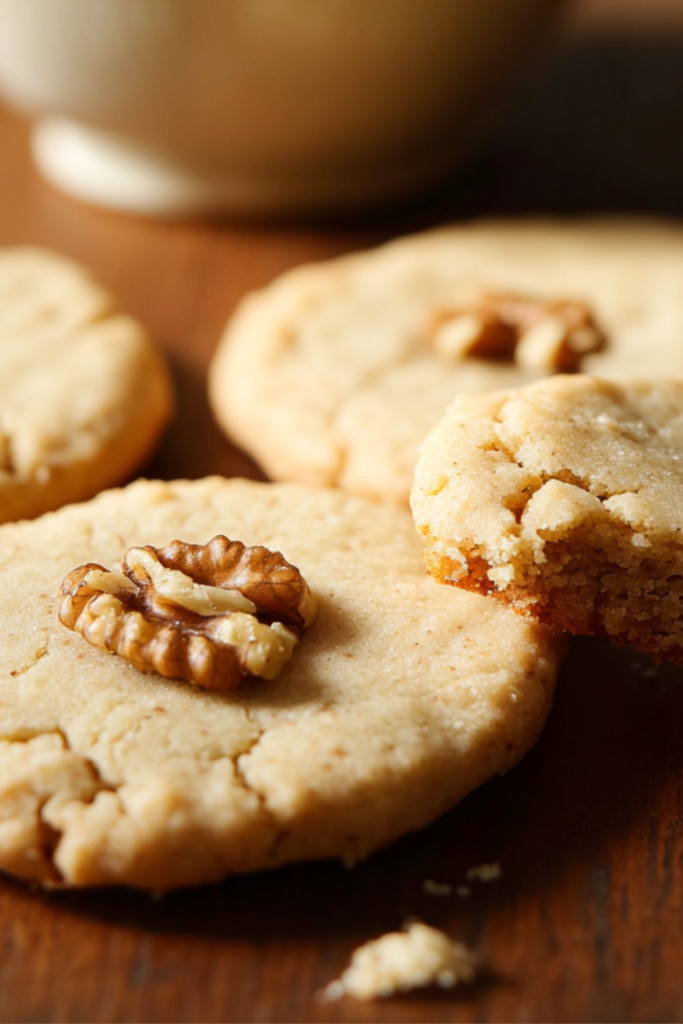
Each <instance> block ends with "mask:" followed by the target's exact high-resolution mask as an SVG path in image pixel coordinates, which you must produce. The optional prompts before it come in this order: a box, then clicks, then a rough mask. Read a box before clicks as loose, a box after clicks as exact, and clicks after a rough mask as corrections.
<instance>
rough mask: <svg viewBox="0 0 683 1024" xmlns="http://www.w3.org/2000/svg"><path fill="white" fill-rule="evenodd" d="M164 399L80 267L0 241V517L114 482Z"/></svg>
mask: <svg viewBox="0 0 683 1024" xmlns="http://www.w3.org/2000/svg"><path fill="white" fill-rule="evenodd" d="M171 405H172V397H171V385H170V377H169V374H168V371H167V369H166V366H165V364H164V363H163V361H162V359H161V357H160V356H159V354H158V353H157V352H156V351H155V350H154V348H153V346H152V344H151V342H150V341H149V339H148V338H147V336H146V334H145V332H144V331H143V329H142V327H141V326H140V324H138V323H137V322H136V321H135V320H133V319H132V318H130V317H128V316H124V315H123V314H121V313H119V312H118V311H117V310H116V309H115V308H114V304H113V301H112V298H111V296H109V295H108V294H107V293H106V292H105V291H104V290H103V289H102V288H100V286H99V285H98V284H97V283H96V282H95V281H94V280H93V279H92V277H91V276H90V275H89V274H88V272H87V271H86V270H84V269H83V268H82V267H80V266H78V265H77V264H75V263H72V262H71V261H70V260H67V259H65V258H63V257H62V256H58V255H56V254H55V253H51V252H48V251H45V250H40V249H28V248H27V249H24V248H16V249H0V523H2V522H7V521H10V520H16V519H23V518H32V517H34V516H37V515H40V514H41V513H42V512H45V511H47V510H49V509H53V508H58V507H59V506H60V505H64V504H66V503H67V502H69V501H80V500H82V499H85V498H89V497H91V496H92V495H94V494H96V493H97V492H98V491H99V490H101V489H102V488H104V487H109V486H111V485H112V484H116V483H119V482H122V481H124V480H125V479H126V478H127V477H129V476H130V475H131V473H132V472H133V471H134V470H135V469H136V468H137V467H138V466H140V465H141V464H142V462H143V461H144V460H145V459H146V458H147V457H148V456H149V455H150V454H151V452H152V449H153V447H154V445H155V444H156V442H157V440H158V438H159V436H160V433H161V431H162V429H163V428H164V427H165V426H166V423H167V421H168V418H169V416H170V413H171Z"/></svg>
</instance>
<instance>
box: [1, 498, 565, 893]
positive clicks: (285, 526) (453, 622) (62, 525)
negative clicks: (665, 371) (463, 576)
mask: <svg viewBox="0 0 683 1024" xmlns="http://www.w3.org/2000/svg"><path fill="white" fill-rule="evenodd" d="M219 533H221V534H224V535H226V536H227V537H229V538H230V539H231V540H240V541H242V542H243V543H245V544H247V545H250V546H251V545H256V544H263V545H265V546H266V547H268V548H269V549H270V550H271V551H279V552H281V553H282V554H283V555H284V557H285V558H286V559H287V560H288V562H290V563H291V564H293V565H295V566H296V567H297V568H298V569H299V571H300V572H301V573H302V575H303V577H304V579H305V580H306V581H307V584H308V586H309V588H310V590H311V593H312V595H313V597H314V598H315V599H316V601H317V604H318V610H317V618H315V621H313V622H312V624H311V625H310V628H309V629H308V631H307V632H305V633H304V635H303V636H302V637H301V640H300V642H299V643H298V645H297V646H296V648H295V649H294V652H293V654H292V658H291V660H290V661H289V662H288V663H287V664H286V665H285V666H284V667H283V668H282V671H281V672H280V674H279V675H278V676H277V678H275V679H272V680H267V679H261V678H259V679H255V678H253V679H245V680H243V681H242V682H241V683H240V685H238V686H237V687H235V688H234V689H231V690H227V691H223V692H219V691H210V690H204V689H201V688H199V687H198V686H195V685H193V684H192V683H189V682H185V681H182V680H169V679H165V678H163V677H162V676H161V675H157V674H155V673H152V672H148V673H144V672H142V671H139V670H138V669H136V668H134V667H133V665H132V664H131V663H130V662H128V661H127V660H125V659H124V658H123V657H119V656H118V655H116V654H110V653H107V652H106V651H103V650H100V649H99V648H97V647H95V646H93V645H92V644H90V643H88V642H87V641H86V640H85V639H84V637H83V636H81V635H80V634H79V633H76V632H73V631H71V630H69V629H67V628H66V627H65V626H63V625H62V624H61V623H60V621H59V619H58V605H59V588H60V582H61V580H62V579H63V578H64V577H65V575H66V574H67V573H68V572H70V570H71V569H73V568H74V567H76V566H78V565H83V564H85V563H88V562H93V563H97V564H99V565H102V566H105V567H109V566H112V565H113V564H114V563H115V562H117V561H118V560H119V559H120V558H121V557H122V555H123V553H124V552H125V551H126V550H128V549H129V547H131V546H133V545H136V546H139V545H147V544H151V545H153V546H154V547H159V546H165V545H168V544H169V543H170V542H172V541H173V540H181V541H184V542H186V543H189V544H205V543H206V542H207V541H208V540H209V539H211V538H212V537H214V536H215V535H217V534H219ZM558 658H559V651H558V641H557V639H556V638H554V635H553V633H552V632H551V631H550V630H548V629H547V628H546V627H545V626H541V625H538V624H536V623H533V622H527V621H525V620H524V619H522V618H520V617H519V616H517V615H514V614H513V613H512V612H511V611H510V610H509V609H507V608H503V607H501V606H500V605H498V604H497V603H495V602H493V601H487V600H486V599H485V598H482V597H479V596H477V595H474V594H466V593H464V592H461V591H458V590H455V589H446V588H444V587H441V586H439V585H438V584H437V583H435V582H434V580H432V579H431V577H430V576H429V575H428V574H427V573H425V571H424V566H423V563H422V546H421V544H420V542H419V538H418V537H417V535H416V533H415V528H414V525H413V522H412V519H411V517H410V514H409V513H408V512H407V511H406V510H403V509H399V508H392V507H391V506H389V505H381V504H379V503H374V502H368V501H366V500H363V499H359V498H355V497H352V496H349V495H345V494H343V493H342V492H341V491H338V490H333V489H329V490H326V489H320V488H307V487H304V486H299V485H294V484H280V485H277V484H257V483H253V482H249V481H241V480H233V481H225V480H222V479H218V478H211V479H208V480H203V481H198V482H194V483H188V482H176V483H160V482H144V481H139V482H136V483H134V484H132V485H130V486H129V487H128V488H126V489H123V490H120V491H110V492H105V493H104V494H102V495H100V496H98V497H97V498H96V499H94V500H93V501H91V502H88V503H85V504H82V505H71V506H69V507H68V508H65V509H61V510H59V511H58V512H55V513H51V514H48V515H46V516H43V517H42V518H40V519H37V520H35V521H33V522H25V523H11V524H6V525H5V526H3V527H1V528H0V722H1V723H2V740H1V741H0V867H2V868H3V869H4V870H6V871H9V872H12V873H14V874H16V875H19V876H21V877H24V878H29V879H36V880H38V881H40V882H42V883H46V884H64V885H70V886H88V885H98V884H107V885H108V884H128V885H133V886H141V887H150V888H153V889H166V888H169V887H173V886H182V885H193V884H197V883H200V882H204V881H208V880H212V879H219V878H221V877H223V876H225V875H226V874H229V873H231V872H238V871H249V870H255V869H260V868H268V867H273V866H275V865H279V864H285V863H287V862H291V861H298V860H306V859H312V858H319V857H343V858H347V859H349V860H351V861H353V860H355V859H358V858H360V857H363V856H364V855H366V854H368V853H369V852H370V851H372V850H374V849H375V848H377V847H379V846H381V845H383V844H385V843H388V842H390V841H391V840H393V839H395V838H396V837H398V836H400V835H402V834H403V833H405V832H408V831H410V830H413V829H418V828H420V827H421V826H423V825H426V824H427V823H428V822H430V821H432V820H433V819H434V818H436V817H437V816H438V815H440V814H441V813H442V812H444V811H445V810H446V809H447V808H449V807H451V806H452V805H453V804H454V803H455V802H456V801H458V800H459V799H460V798H461V797H463V796H464V795H465V794H466V793H467V792H469V791H470V790H471V789H473V788H474V787H475V786H477V785H479V784H480V783H482V782H484V781H485V780H486V779H488V778H490V777H491V776H493V775H494V774H496V773H497V772H502V771H505V770H507V769H508V768H510V767H511V766H512V765H513V764H514V763H515V762H516V761H517V760H518V759H519V758H520V757H521V755H522V754H523V753H524V751H525V750H527V749H528V747H529V746H530V745H531V744H532V743H533V742H534V740H535V739H536V737H537V736H538V733H539V731H540V729H541V728H542V725H543V722H544V719H545V716H546V714H547V712H548V709H549V706H550V702H551V696H552V691H553V685H554V681H555V676H556V671H557V666H558Z"/></svg>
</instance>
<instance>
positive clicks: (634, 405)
mask: <svg viewBox="0 0 683 1024" xmlns="http://www.w3.org/2000/svg"><path fill="white" fill-rule="evenodd" d="M412 506H413V511H414V515H415V522H416V524H417V527H418V529H419V531H420V532H421V533H422V535H423V536H424V538H425V541H426V559H427V564H428V566H429V568H430V570H431V572H432V573H433V575H434V576H435V577H436V578H437V579H438V580H440V581H441V582H445V583H454V584H456V585H457V586H459V587H464V588H466V589H468V590H474V591H476V592H478V593H482V594H492V595H494V596H495V597H499V598H501V599H502V600H503V601H505V602H507V603H509V604H510V605H512V606H513V607H514V608H515V609H516V610H518V611H521V612H524V613H528V614H530V615H533V616H535V617H537V618H538V619H539V620H541V621H543V622H548V623H551V624H552V625H554V626H556V627H558V628H560V629H564V630H568V631H569V632H571V633H601V634H606V635H607V636H609V637H610V638H611V639H612V640H613V641H614V642H615V643H618V644H625V645H632V646H633V647H636V648H638V649H639V650H641V651H647V652H650V653H651V654H653V655H654V656H655V658H657V659H667V660H670V661H675V662H678V663H683V381H672V380H664V379H659V380H657V379H654V380H648V381H644V380H640V381H633V382H630V383H622V384H616V383H608V382H606V381H604V380H600V379H597V378H594V377H588V376H584V375H582V374H579V375H576V376H565V375H563V376H558V377H552V378H548V379H547V380H543V381H538V382H537V383H535V384H531V385H528V386H527V387H525V388H520V389H519V390H514V391H507V392H505V391H503V392H497V393H493V394H488V395H460V396H458V397H457V398H456V399H455V400H454V402H453V403H452V405H451V406H450V408H449V410H448V412H447V414H446V416H445V417H444V419H443V420H442V421H441V423H440V424H439V426H438V427H437V428H436V429H435V430H434V431H433V433H432V434H431V435H430V437H429V438H428V440H427V441H426V442H425V444H424V447H423V450H422V454H421V456H420V460H419V462H418V466H417V470H416V474H415V486H414V489H413V494H412Z"/></svg>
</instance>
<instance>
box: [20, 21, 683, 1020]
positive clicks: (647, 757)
mask: <svg viewBox="0 0 683 1024" xmlns="http://www.w3.org/2000/svg"><path fill="white" fill-rule="evenodd" d="M682 129H683V41H682V40H681V39H680V38H678V39H676V38H675V37H674V36H669V37H668V38H667V39H660V40H657V39H653V38H650V39H648V40H639V39H637V38H634V37H631V38H629V39H610V38H608V37H603V38H595V37H592V38H583V39H576V40H575V41H574V42H572V43H571V44H569V43H568V44H565V45H564V46H562V47H560V48H559V49H557V50H554V51H553V52H552V53H549V54H548V56H547V58H546V59H545V60H544V61H542V62H541V64H540V66H538V67H536V68H535V69H534V70H533V72H530V74H529V77H528V79H527V82H526V83H525V86H524V88H522V89H520V90H518V91H516V92H515V93H514V95H512V96H511V97H510V100H509V104H508V106H507V109H506V110H505V111H504V112H503V115H502V120H501V122H500V124H499V128H498V129H497V131H496V133H495V135H494V136H493V137H492V139H491V142H490V145H489V147H488V149H487V150H486V152H485V153H484V154H482V155H481V157H480V158H479V159H478V161H477V162H476V163H474V164H472V165H471V166H470V167H469V168H467V169H466V170H465V171H464V172H463V173H462V174H461V175H460V176H459V178H458V179H457V180H455V181H452V182H449V183H447V184H446V185H445V186H444V188H443V189H442V190H441V192H440V194H439V195H433V196H431V197H430V198H429V200H428V201H427V200H425V201H423V202H422V203H421V204H416V205H414V206H413V207H412V208H411V209H409V210H404V211H402V212H400V213H398V212H396V213H394V214H393V215H392V216H389V217H385V218H383V219H379V218H378V219H376V220H374V221H373V222H369V221H367V220H366V221H365V222H364V223H355V224H353V223H348V222H347V223H345V224H336V225H332V224H317V225H308V226H301V225H299V226H292V225H284V224H283V225H278V226H272V225H270V226H265V225H254V224H246V223H241V224H239V223H237V224H236V223H234V222H233V223H227V222H225V223H160V222H150V221H145V220H138V219H135V218H129V217H125V216H119V215H115V214H112V213H107V212H104V211H101V210H96V209H91V208H88V207H86V206H84V205H80V204H78V203H76V202H73V201H71V200H69V199H67V198H65V197H63V196H60V195H59V194H57V193H56V192H54V191H52V190H51V189H50V188H49V187H48V186H47V185H45V184H44V183H43V182H42V181H41V180H40V179H39V178H38V176H37V175H36V173H35V172H34V170H33V169H32V166H31V161H30V158H29V152H28V135H27V129H26V126H25V124H24V123H23V122H22V121H21V120H20V119H18V118H17V117H16V116H14V115H12V114H10V113H9V112H7V111H0V244H3V245H14V244H27V243H28V244H40V245H47V246H50V247H52V248H54V249H56V250H58V251H61V252H63V253H65V254H67V255H70V256H72V257H75V258H76V259H78V260H81V261H83V262H84V263H86V264H88V265H89V266H90V267H92V268H93V270H94V271H95V272H96V273H97V274H98V276H99V277H100V278H101V279H102V280H103V282H104V283H105V284H106V285H108V286H109V287H110V288H111V289H112V290H113V291H114V292H115V293H116V294H117V295H118V297H119V299H120V301H121V303H122V304H123V306H124V307H125V308H126V309H128V310H129V311H130V312H132V313H134V314H136V315H137V316H138V317H139V318H140V319H142V320H143V321H144V322H145V323H146V324H147V326H148V327H149V329H150V331H151V332H152V334H153V336H154V337H155V339H156V340H157V342H158V344H159V346H160V347H161V348H162V349H163V350H164V351H165V352H166V353H167V355H168V357H169V359H170V360H171V363H172V365H173V368H174V373H175V377H176V383H177V388H178V396H179V407H178V415H177V418H176V420H175V423H174V424H173V426H172V427H171V429H170V431H169V433H168V436H167V438H166V440H165V442H164V444H163V446H162V448H161V450H160V451H159V453H158V454H157V456H156V457H155V459H154V461H153V462H152V464H151V465H150V466H148V467H147V468H146V472H147V473H148V474H155V475H160V476H162V477H166V478H172V477H176V476H188V477H199V476H203V475H204V474H206V473H210V472H218V473H223V474H226V475H230V474H238V473H239V474H247V475H252V476H255V477H258V476H259V473H258V470H257V469H256V467H255V466H253V464H252V463H251V462H250V461H249V460H248V459H247V458H246V457H245V456H244V455H243V454H241V453H240V452H238V451H237V450H236V449H234V448H232V447H231V445H230V444H229V443H228V441H227V440H226V439H225V438H224V437H223V436H222V435H221V434H220V432H219V431H218V429H217V428H216V427H215V425H214V423H213V421H212V419H211V415H210V412H209V409H208V405H207V401H206V395H205V371H206V366H207V362H208V360H209V358H210V356H211V353H212V351H213V349H214V346H215V344H216V341H217V339H218V336H219V334H220V331H221V329H222V327H223V324H224V322H225V320H226V319H227V317H228V316H229V315H230V313H231V312H232V310H233V309H234V307H235V304H236V303H237V302H238V300H239V299H240V297H241V296H242V295H243V294H244V293H245V292H247V291H249V290H251V289H253V288H255V287H258V286H260V285H263V284H265V283H267V282H268V281H270V280H271V279H272V278H273V277H274V276H275V275H276V274H278V273H280V272H281V271H283V270H285V269H286V268H288V267H290V266H292V265H294V264H297V263H299V262H302V261H305V260H312V259H320V258H325V257H329V256H334V255H336V254H339V253H342V252H346V251H349V250H351V249H354V248H357V247H359V246H366V245H371V244H374V243H376V242H379V241H381V240H383V239H386V238H390V237H393V236H394V235H396V234H398V233H400V232H403V231H406V230H414V229H417V228H421V227H427V226H429V225H431V224H437V223H440V222H443V221H444V220H447V219H458V218H463V217H469V216H477V215H489V214H505V215H507V214H522V213H533V212H554V213H582V212H588V211H626V212H630V213H656V214H662V215H667V216H678V215H683V130H682ZM682 344H683V339H682ZM493 861H497V862H499V863H500V865H501V868H502V877H501V878H500V879H499V880H498V881H495V882H490V883H487V884H485V883H479V884H475V885H474V886H473V887H472V892H471V895H470V896H469V897H466V898H461V897H458V896H456V895H453V896H447V897H438V896H433V895H430V894H429V893H428V892H426V891H425V889H424V886H423V883H424V881H425V880H426V879H432V880H436V881H439V882H448V883H451V884H452V885H458V884H460V883H462V881H463V880H464V877H465V873H466V871H467V869H468V868H470V867H471V866H472V865H475V864H480V863H482V862H493ZM411 915H415V916H419V917H422V918H423V919H425V920H426V921H428V922H429V923H432V924H435V925H437V926H440V927H443V928H444V929H446V930H447V931H448V932H449V934H451V935H452V936H453V937H455V938H460V939H462V940H464V941H465V942H467V943H468V944H470V945H471V946H473V947H474V948H476V949H477V950H478V951H479V953H480V956H481V973H480V977H479V980H478V981H477V983H476V984H475V985H473V986H470V987H463V988H461V989H456V990H454V991H451V992H437V993H429V994H424V993H422V994H417V995H410V996H406V997H403V998H399V999H393V1000H390V1001H386V1002H382V1003H374V1004H363V1003H357V1002H354V1001H352V1000H348V999H347V1000H343V1001H340V1002H336V1003H331V1004H325V1003H323V1002H321V1001H320V999H319V998H318V996H317V993H319V992H320V990H321V989H322V988H323V987H324V986H325V985H326V984H327V983H328V982H329V981H330V980H331V979H332V978H334V977H336V976H337V975H338V974H339V973H340V971H341V970H342V969H343V968H344V966H345V964H346V962H347V960H348V957H349V955H350V953H351V951H352V950H353V949H354V948H355V947H356V946H357V945H358V944H360V943H362V942H364V941H366V940H367V939H369V938H371V937H374V936H376V935H379V934H381V933H382V932H384V931H386V930H389V929H395V928H397V927H399V926H400V925H401V923H402V922H403V921H404V920H405V919H406V918H407V917H409V916H411ZM681 1019H683V671H681V670H680V669H672V668H655V667H653V666H652V664H651V663H650V662H649V661H648V660H647V659H645V658H642V657H637V656H635V655H634V654H633V653H632V652H629V651H623V650H622V651H619V650H616V649H614V648H612V647H610V646H609V645H608V644H606V643H603V642H601V641H593V640H585V641H578V642H576V643H574V644H573V645H572V648H571V652H570V655H569V658H568V661H567V663H566V665H565V667H564V669H563V672H562V677H561V680H560V685H559V688H558V693H557V700H556V704H555V707H554V709H553V712H552V714H551V716H550V720H549V722H548V726H547V728H546V730H545V732H544V734H543V736H542V738H541V740H540V742H539V743H538V745H537V746H536V748H535V749H534V750H533V751H532V752H531V753H530V754H529V755H528V756H527V757H526V758H525V760H524V761H523V762H522V764H521V765H520V766H519V767H518V768H516V769H515V770H514V771H512V772H511V773H510V774H508V775H507V776H506V777H504V778H500V779H497V780H495V781H494V782H492V783H490V784H488V785H487V786H484V787H483V788H482V789H480V790H479V791H478V792H476V793H474V794H473V795H472V796H471V797H469V798H468V799H467V800H465V801H464V802H463V803H462V804H461V805H460V806H459V807H457V808H456V809H454V810H453V811H452V812H451V813H450V814H448V815H446V816H445V817H444V818H443V819H441V820H440V821H438V822H437V823H436V824H434V825H433V826H432V827H431V828H428V829H426V830H425V831H423V832H422V833H420V834H418V835H414V836H411V837H408V838H406V839H405V840H403V841H401V842H399V843H397V844H396V845H395V846H394V847H392V848H391V849H389V850H386V851H384V852H381V853H379V854H377V855H375V856H374V857H372V858H371V859H370V860H368V861H367V862H365V863H363V864H361V865H359V866H357V867H355V868H353V869H345V868H343V867H342V866H340V865H338V864H327V863H326V864H315V865H306V866H301V867H298V866H297V867H292V868H288V869H286V870H281V871H277V872H273V873H271V874H264V875H254V876H249V877H244V878H233V879H229V880H227V881H226V882H224V883H223V884H221V885H213V886H210V887H207V888H204V889H200V890H196V891H184V892H178V893H174V894H170V895H166V896H164V897H162V898H160V899H155V898H153V897H151V896H149V895H146V894H141V893H136V892H128V891H105V892H101V891H100V892H79V893H52V894H50V893H47V894H46V893H43V892H40V891H37V890H33V889H31V888H29V887H27V886H25V885H23V884H20V883H17V882H15V881H13V880H11V879H9V878H6V877H5V878H0V1020H2V1021H4V1022H7V1021H26V1022H29V1021H31V1022H33V1021H50V1022H52V1021H73V1022H78V1021H96V1022H105V1021H122V1022H123V1021H125V1022H134V1021H153V1022H161V1021H183V1022H184V1021H188V1022H190V1021H192V1022H195V1021H255V1022H256V1021H258V1022H261V1021H273V1022H275V1021H278V1022H279V1021H285V1022H289V1021H306V1022H308V1021H354V1022H355V1021H368V1022H370V1021H377V1022H394V1021H396V1022H405V1021H425V1022H431V1021H434V1022H437V1021H463V1022H465V1021H581V1022H583V1021H677V1020H681Z"/></svg>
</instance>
